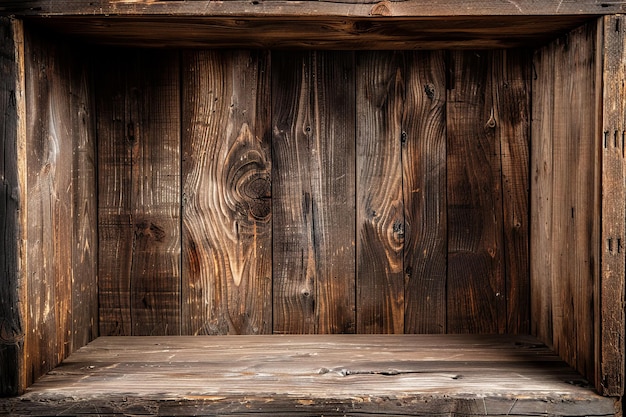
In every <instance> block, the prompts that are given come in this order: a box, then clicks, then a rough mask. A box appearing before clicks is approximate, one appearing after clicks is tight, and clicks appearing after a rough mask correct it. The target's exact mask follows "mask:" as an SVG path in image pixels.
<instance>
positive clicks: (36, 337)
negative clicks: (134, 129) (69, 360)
mask: <svg viewBox="0 0 626 417" xmlns="http://www.w3.org/2000/svg"><path fill="white" fill-rule="evenodd" d="M27 35H28V33H27ZM26 50H27V53H26V87H27V115H28V121H27V148H28V154H27V172H28V174H27V175H28V188H27V193H26V196H27V198H28V202H27V205H28V228H27V235H28V240H27V246H26V250H27V253H28V257H29V259H28V263H29V266H28V284H27V289H28V312H29V315H28V322H29V323H28V332H27V334H26V338H27V343H28V354H27V357H26V360H27V363H26V371H27V373H28V374H27V378H28V382H29V383H32V382H33V381H34V380H35V379H36V378H38V377H39V376H41V375H43V374H45V373H46V372H47V371H49V370H50V369H52V368H53V367H54V366H56V365H57V364H58V363H59V362H60V361H61V360H62V359H63V358H64V357H65V356H66V354H69V353H70V347H71V321H72V312H71V308H72V304H71V303H72V287H71V285H72V282H71V277H72V275H71V274H72V262H71V261H72V249H73V248H72V240H73V232H72V224H71V206H72V200H73V199H72V195H71V193H70V188H71V184H72V178H71V172H72V159H73V158H72V152H73V149H72V148H73V141H72V137H71V132H70V130H69V126H71V122H70V120H69V119H70V116H69V111H70V110H69V84H68V79H67V73H66V70H67V67H66V65H65V64H66V63H65V62H63V59H62V58H61V54H63V51H62V46H61V45H59V44H55V43H54V42H52V41H51V40H50V39H45V38H43V37H40V36H37V35H36V34H31V35H30V36H26Z"/></svg>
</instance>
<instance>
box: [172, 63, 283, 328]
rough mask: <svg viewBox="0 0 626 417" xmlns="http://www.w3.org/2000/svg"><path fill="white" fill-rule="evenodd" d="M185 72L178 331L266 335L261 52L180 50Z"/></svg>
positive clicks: (266, 140) (268, 238)
mask: <svg viewBox="0 0 626 417" xmlns="http://www.w3.org/2000/svg"><path fill="white" fill-rule="evenodd" d="M183 71H184V73H183V112H182V114H183V121H182V123H183V132H184V134H183V138H182V149H183V154H182V159H183V190H182V191H183V194H184V197H183V210H184V216H183V230H182V234H183V270H182V273H183V282H184V285H183V292H182V297H183V300H184V301H183V313H182V315H183V333H184V334H229V333H234V334H256V333H271V332H272V299H271V297H272V222H271V219H272V216H271V209H272V208H271V197H272V196H271V154H270V151H271V150H270V137H269V135H270V130H269V129H270V122H271V120H270V113H269V110H270V103H269V97H270V91H269V88H270V84H269V75H270V73H269V53H267V52H255V51H226V52H217V51H202V52H186V53H185V54H184V56H183ZM198 92H202V93H204V92H206V94H199V93H198Z"/></svg>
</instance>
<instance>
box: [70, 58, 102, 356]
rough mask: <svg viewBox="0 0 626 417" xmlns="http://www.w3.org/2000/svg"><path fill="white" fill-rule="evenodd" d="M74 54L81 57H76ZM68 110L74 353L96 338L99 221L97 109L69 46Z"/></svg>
mask: <svg viewBox="0 0 626 417" xmlns="http://www.w3.org/2000/svg"><path fill="white" fill-rule="evenodd" d="M78 51H81V52H80V53H78ZM68 52H69V53H68V56H67V59H68V60H69V61H70V62H69V65H70V74H69V82H70V85H69V90H70V91H69V93H70V96H69V107H70V109H71V112H70V115H69V116H70V122H71V131H72V139H73V145H72V146H73V161H72V197H73V201H72V215H71V218H72V221H73V241H72V251H73V253H72V307H71V308H72V320H73V321H72V351H73V350H75V349H78V348H79V347H81V346H84V345H86V344H87V343H89V342H90V341H92V340H93V339H94V338H96V337H97V336H98V218H97V204H98V202H97V200H96V198H97V189H98V188H97V172H96V162H97V159H96V136H95V135H96V126H95V109H94V107H95V103H94V102H93V89H92V85H93V84H92V80H91V71H90V68H89V63H88V62H87V60H86V59H85V56H87V52H86V51H85V50H80V49H78V47H76V46H73V47H72V49H71V50H69V51H68Z"/></svg>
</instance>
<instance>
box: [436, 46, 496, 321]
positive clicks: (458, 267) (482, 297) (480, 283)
mask: <svg viewBox="0 0 626 417" xmlns="http://www.w3.org/2000/svg"><path fill="white" fill-rule="evenodd" d="M493 54H494V52H450V54H449V61H448V65H449V68H448V71H449V74H450V78H449V81H448V83H449V90H448V100H447V129H448V146H447V165H448V167H447V168H448V176H447V178H448V180H447V183H448V189H447V199H448V286H447V291H448V293H447V302H448V320H447V323H448V325H447V328H448V332H450V333H458V332H467V333H504V332H506V283H505V276H504V253H503V236H502V229H503V218H502V217H503V211H502V183H501V175H502V172H501V157H500V143H498V141H497V139H498V138H497V137H496V129H495V127H496V120H495V108H494V106H495V103H494V97H493V96H492V94H491V91H492V88H493V87H492V86H493V79H492V62H493V59H494V58H493Z"/></svg>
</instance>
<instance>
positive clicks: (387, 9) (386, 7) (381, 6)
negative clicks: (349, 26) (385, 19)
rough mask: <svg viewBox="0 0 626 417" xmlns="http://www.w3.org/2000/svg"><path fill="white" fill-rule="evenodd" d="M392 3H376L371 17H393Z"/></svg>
mask: <svg viewBox="0 0 626 417" xmlns="http://www.w3.org/2000/svg"><path fill="white" fill-rule="evenodd" d="M391 15H392V13H391V2H389V1H387V0H385V1H381V2H380V3H376V4H375V5H374V7H372V10H371V11H370V16H391Z"/></svg>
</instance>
